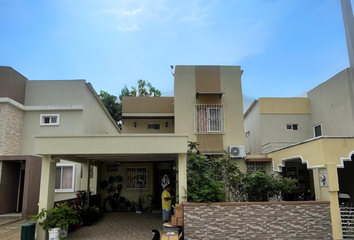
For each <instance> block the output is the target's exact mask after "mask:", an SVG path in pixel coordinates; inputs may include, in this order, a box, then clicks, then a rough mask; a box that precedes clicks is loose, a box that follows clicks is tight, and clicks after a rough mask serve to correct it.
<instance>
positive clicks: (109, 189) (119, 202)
mask: <svg viewBox="0 0 354 240" xmlns="http://www.w3.org/2000/svg"><path fill="white" fill-rule="evenodd" d="M122 181H123V178H122V176H120V175H116V176H110V177H109V178H108V180H103V181H101V183H100V187H101V189H102V190H106V193H107V196H106V198H105V199H104V200H103V207H102V210H103V211H104V210H106V205H107V203H108V204H109V206H110V208H111V210H112V211H126V207H125V205H124V202H125V198H124V197H123V196H121V192H122V184H120V183H121V182H122Z"/></svg>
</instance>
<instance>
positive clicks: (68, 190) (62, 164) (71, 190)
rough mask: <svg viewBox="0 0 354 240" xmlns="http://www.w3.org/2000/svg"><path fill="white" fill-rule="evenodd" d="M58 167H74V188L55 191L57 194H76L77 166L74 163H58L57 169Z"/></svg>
mask: <svg viewBox="0 0 354 240" xmlns="http://www.w3.org/2000/svg"><path fill="white" fill-rule="evenodd" d="M57 167H72V168H73V180H72V185H71V186H72V188H71V189H55V192H56V193H59V192H74V189H75V177H76V171H75V164H72V163H57V165H56V168H57ZM56 168H55V172H56Z"/></svg>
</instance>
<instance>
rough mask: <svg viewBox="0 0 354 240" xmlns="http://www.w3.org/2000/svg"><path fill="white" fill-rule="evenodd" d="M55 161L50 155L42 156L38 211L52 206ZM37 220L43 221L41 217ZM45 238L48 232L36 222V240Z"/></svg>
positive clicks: (44, 239)
mask: <svg viewBox="0 0 354 240" xmlns="http://www.w3.org/2000/svg"><path fill="white" fill-rule="evenodd" d="M56 162H58V160H53V159H52V156H51V155H45V156H43V158H42V173H41V184H40V193H39V208H38V209H39V211H41V210H42V209H43V208H44V209H47V210H49V209H52V208H53V207H54V194H55V175H56ZM39 221H43V219H42V220H39ZM46 239H48V234H47V233H46V231H44V230H43V228H42V227H41V226H39V224H38V223H37V240H46Z"/></svg>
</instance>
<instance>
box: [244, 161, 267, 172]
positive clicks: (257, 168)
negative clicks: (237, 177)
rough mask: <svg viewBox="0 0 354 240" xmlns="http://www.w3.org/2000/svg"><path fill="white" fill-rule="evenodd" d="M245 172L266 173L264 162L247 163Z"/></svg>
mask: <svg viewBox="0 0 354 240" xmlns="http://www.w3.org/2000/svg"><path fill="white" fill-rule="evenodd" d="M246 167H247V172H264V173H265V172H266V163H265V162H247V163H246Z"/></svg>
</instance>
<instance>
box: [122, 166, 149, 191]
mask: <svg viewBox="0 0 354 240" xmlns="http://www.w3.org/2000/svg"><path fill="white" fill-rule="evenodd" d="M138 168H144V169H145V178H146V183H145V188H137V187H136V183H135V187H134V188H130V187H129V188H128V187H127V183H128V181H127V180H128V169H135V174H136V177H137V176H138V174H137V171H138ZM147 181H148V168H147V167H126V168H125V184H124V185H125V189H126V190H146V189H148V183H147Z"/></svg>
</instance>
